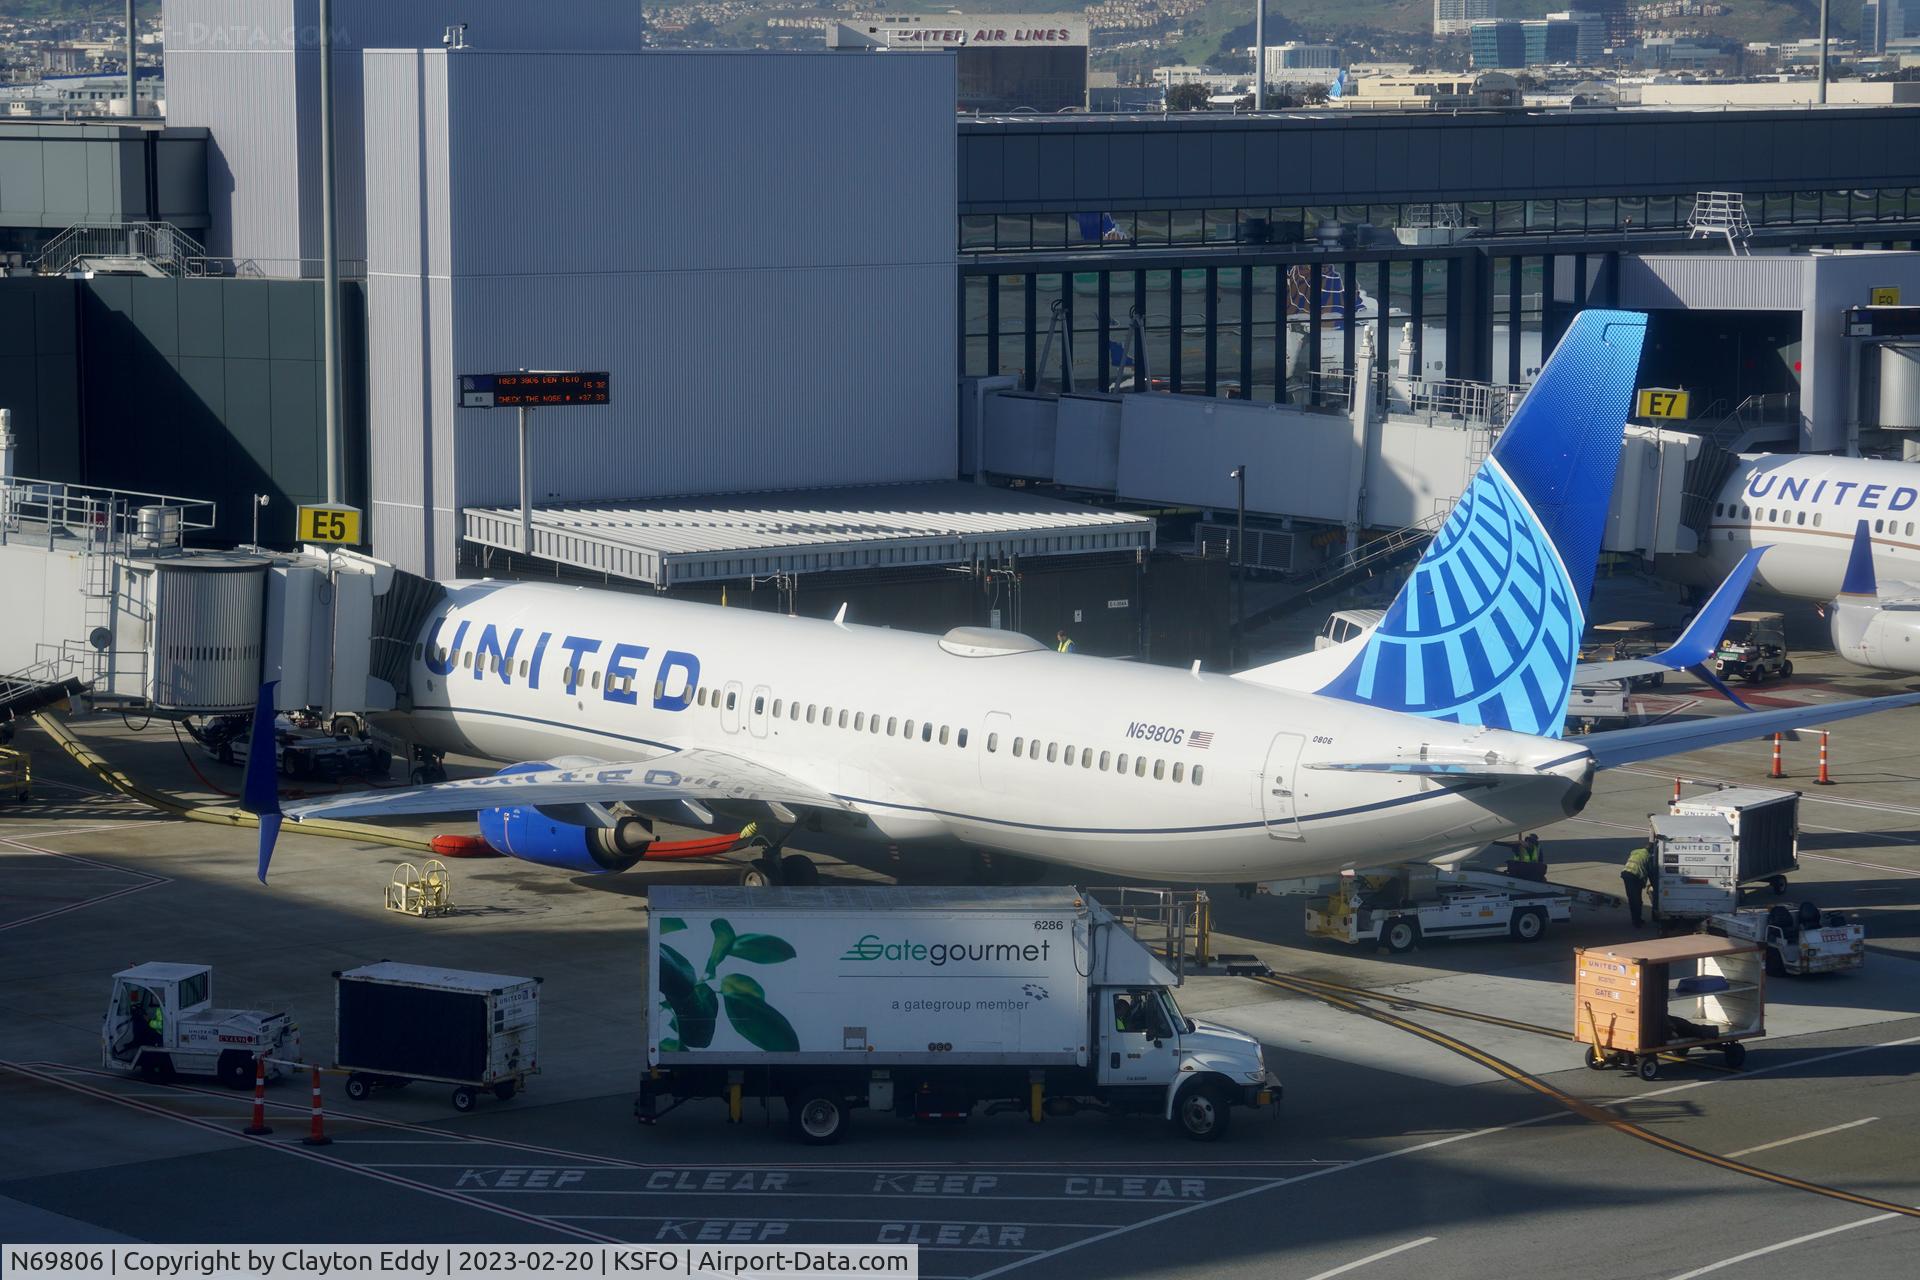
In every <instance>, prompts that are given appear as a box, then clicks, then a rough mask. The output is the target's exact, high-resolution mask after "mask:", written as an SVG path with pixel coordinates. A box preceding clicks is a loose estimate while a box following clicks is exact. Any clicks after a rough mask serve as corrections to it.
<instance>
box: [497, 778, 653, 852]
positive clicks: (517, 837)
mask: <svg viewBox="0 0 1920 1280" xmlns="http://www.w3.org/2000/svg"><path fill="white" fill-rule="evenodd" d="M550 767H552V766H551V765H550V764H549V763H548V762H546V761H538V760H536V761H530V762H528V763H526V764H516V765H509V766H507V767H506V768H504V769H502V770H501V771H500V772H501V773H503V774H506V773H525V772H526V771H528V770H530V769H546V768H550ZM477 816H478V818H479V820H480V834H481V836H482V837H484V838H485V840H486V842H487V843H488V844H490V845H492V846H493V847H494V848H495V849H496V850H498V851H499V852H501V853H504V854H506V855H507V856H508V857H511V858H518V859H520V860H521V861H522V862H532V863H537V864H538V865H540V866H543V867H557V868H559V869H560V870H562V871H573V872H577V873H579V874H582V875H604V874H606V873H608V872H614V871H625V870H626V869H627V868H629V867H631V866H632V865H633V864H634V863H636V862H638V861H640V859H641V858H642V857H644V856H645V855H646V851H647V846H648V845H649V844H651V843H653V833H652V832H651V831H649V830H648V829H647V825H646V823H644V822H642V821H641V820H640V819H638V818H634V817H619V818H615V819H614V823H613V825H612V826H610V827H589V826H581V825H579V824H576V823H572V822H561V821H560V820H558V819H557V818H551V817H549V816H547V815H546V814H544V813H542V812H540V810H539V809H537V808H535V807H534V806H533V805H526V804H516V805H504V806H502V807H500V808H497V809H482V810H481V811H480V812H479V814H478V815H477Z"/></svg>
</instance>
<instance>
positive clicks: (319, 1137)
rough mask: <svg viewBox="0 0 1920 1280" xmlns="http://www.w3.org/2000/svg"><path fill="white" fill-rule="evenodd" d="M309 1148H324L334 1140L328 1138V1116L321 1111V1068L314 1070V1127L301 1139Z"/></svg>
mask: <svg viewBox="0 0 1920 1280" xmlns="http://www.w3.org/2000/svg"><path fill="white" fill-rule="evenodd" d="M300 1141H301V1142H303V1143H305V1144H306V1145H307V1146H309V1147H324V1146H326V1145H327V1144H328V1143H329V1142H332V1141H333V1139H332V1138H329V1137H328V1136H327V1125H326V1116H325V1113H323V1112H322V1111H321V1109H320V1068H318V1067H315V1068H314V1069H313V1126H312V1127H311V1128H309V1129H308V1130H307V1136H306V1137H304V1138H302V1139H300Z"/></svg>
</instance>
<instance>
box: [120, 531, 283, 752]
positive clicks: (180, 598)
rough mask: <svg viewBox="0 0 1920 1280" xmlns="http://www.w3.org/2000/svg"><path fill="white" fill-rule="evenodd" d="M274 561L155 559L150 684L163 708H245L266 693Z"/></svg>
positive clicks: (154, 698)
mask: <svg viewBox="0 0 1920 1280" xmlns="http://www.w3.org/2000/svg"><path fill="white" fill-rule="evenodd" d="M266 585H267V563H266V561H264V560H253V559H240V558H230V557H226V556H207V557H199V556H196V557H193V558H191V559H186V558H181V559H163V560H156V561H155V562H154V565H153V605H152V608H153V624H152V626H151V628H150V629H149V631H148V634H149V636H150V637H151V648H150V650H149V652H148V654H147V670H148V672H149V673H150V677H149V679H150V682H151V683H150V687H149V688H148V690H147V698H148V700H149V701H150V702H152V704H153V706H154V708H155V709H156V710H160V711H181V712H196V713H201V714H215V713H220V712H232V711H245V710H247V709H248V708H249V707H251V706H253V704H254V700H255V698H256V696H257V695H258V694H259V692H260V649H261V645H260V637H261V623H262V618H261V612H262V608H263V605H264V602H265V598H266Z"/></svg>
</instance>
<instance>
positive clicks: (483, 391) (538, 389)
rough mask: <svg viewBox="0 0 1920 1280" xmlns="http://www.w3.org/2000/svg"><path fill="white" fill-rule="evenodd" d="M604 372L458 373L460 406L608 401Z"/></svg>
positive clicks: (532, 406)
mask: <svg viewBox="0 0 1920 1280" xmlns="http://www.w3.org/2000/svg"><path fill="white" fill-rule="evenodd" d="M609 385H610V384H609V379H608V376H607V374H606V373H604V372H601V373H582V372H578V371H564V372H563V371H560V370H552V369H533V370H518V371H515V372H513V373H463V374H461V375H460V407H461V408H462V409H544V408H548V407H550V406H555V405H567V404H610V403H612V400H611V399H610V397H609V395H608V387H609Z"/></svg>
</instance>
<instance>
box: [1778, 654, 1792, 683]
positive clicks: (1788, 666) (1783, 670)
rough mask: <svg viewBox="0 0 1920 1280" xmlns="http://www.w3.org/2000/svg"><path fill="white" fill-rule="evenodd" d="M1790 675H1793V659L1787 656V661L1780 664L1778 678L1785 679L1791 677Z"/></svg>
mask: <svg viewBox="0 0 1920 1280" xmlns="http://www.w3.org/2000/svg"><path fill="white" fill-rule="evenodd" d="M1792 676H1793V660H1792V659H1791V658H1789V659H1788V660H1787V661H1785V662H1783V663H1781V664H1780V678H1781V679H1782V680H1787V679H1791V678H1792Z"/></svg>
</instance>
